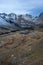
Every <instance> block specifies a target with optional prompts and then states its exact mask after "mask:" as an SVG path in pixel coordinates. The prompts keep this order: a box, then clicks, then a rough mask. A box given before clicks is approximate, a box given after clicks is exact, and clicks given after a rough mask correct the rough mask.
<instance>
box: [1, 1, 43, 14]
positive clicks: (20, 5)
mask: <svg viewBox="0 0 43 65" xmlns="http://www.w3.org/2000/svg"><path fill="white" fill-rule="evenodd" d="M38 9H39V10H38ZM41 11H43V0H0V12H6V13H10V12H14V13H17V14H20V13H21V14H25V13H30V14H33V12H34V13H35V12H36V13H37V14H38V13H39V12H41ZM35 15H36V14H35Z"/></svg>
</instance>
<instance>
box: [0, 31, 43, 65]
mask: <svg viewBox="0 0 43 65" xmlns="http://www.w3.org/2000/svg"><path fill="white" fill-rule="evenodd" d="M36 64H37V65H43V32H39V31H34V32H31V33H29V34H26V35H25V34H21V33H20V31H19V32H16V33H11V34H9V35H6V36H1V37H0V65H36Z"/></svg>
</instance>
